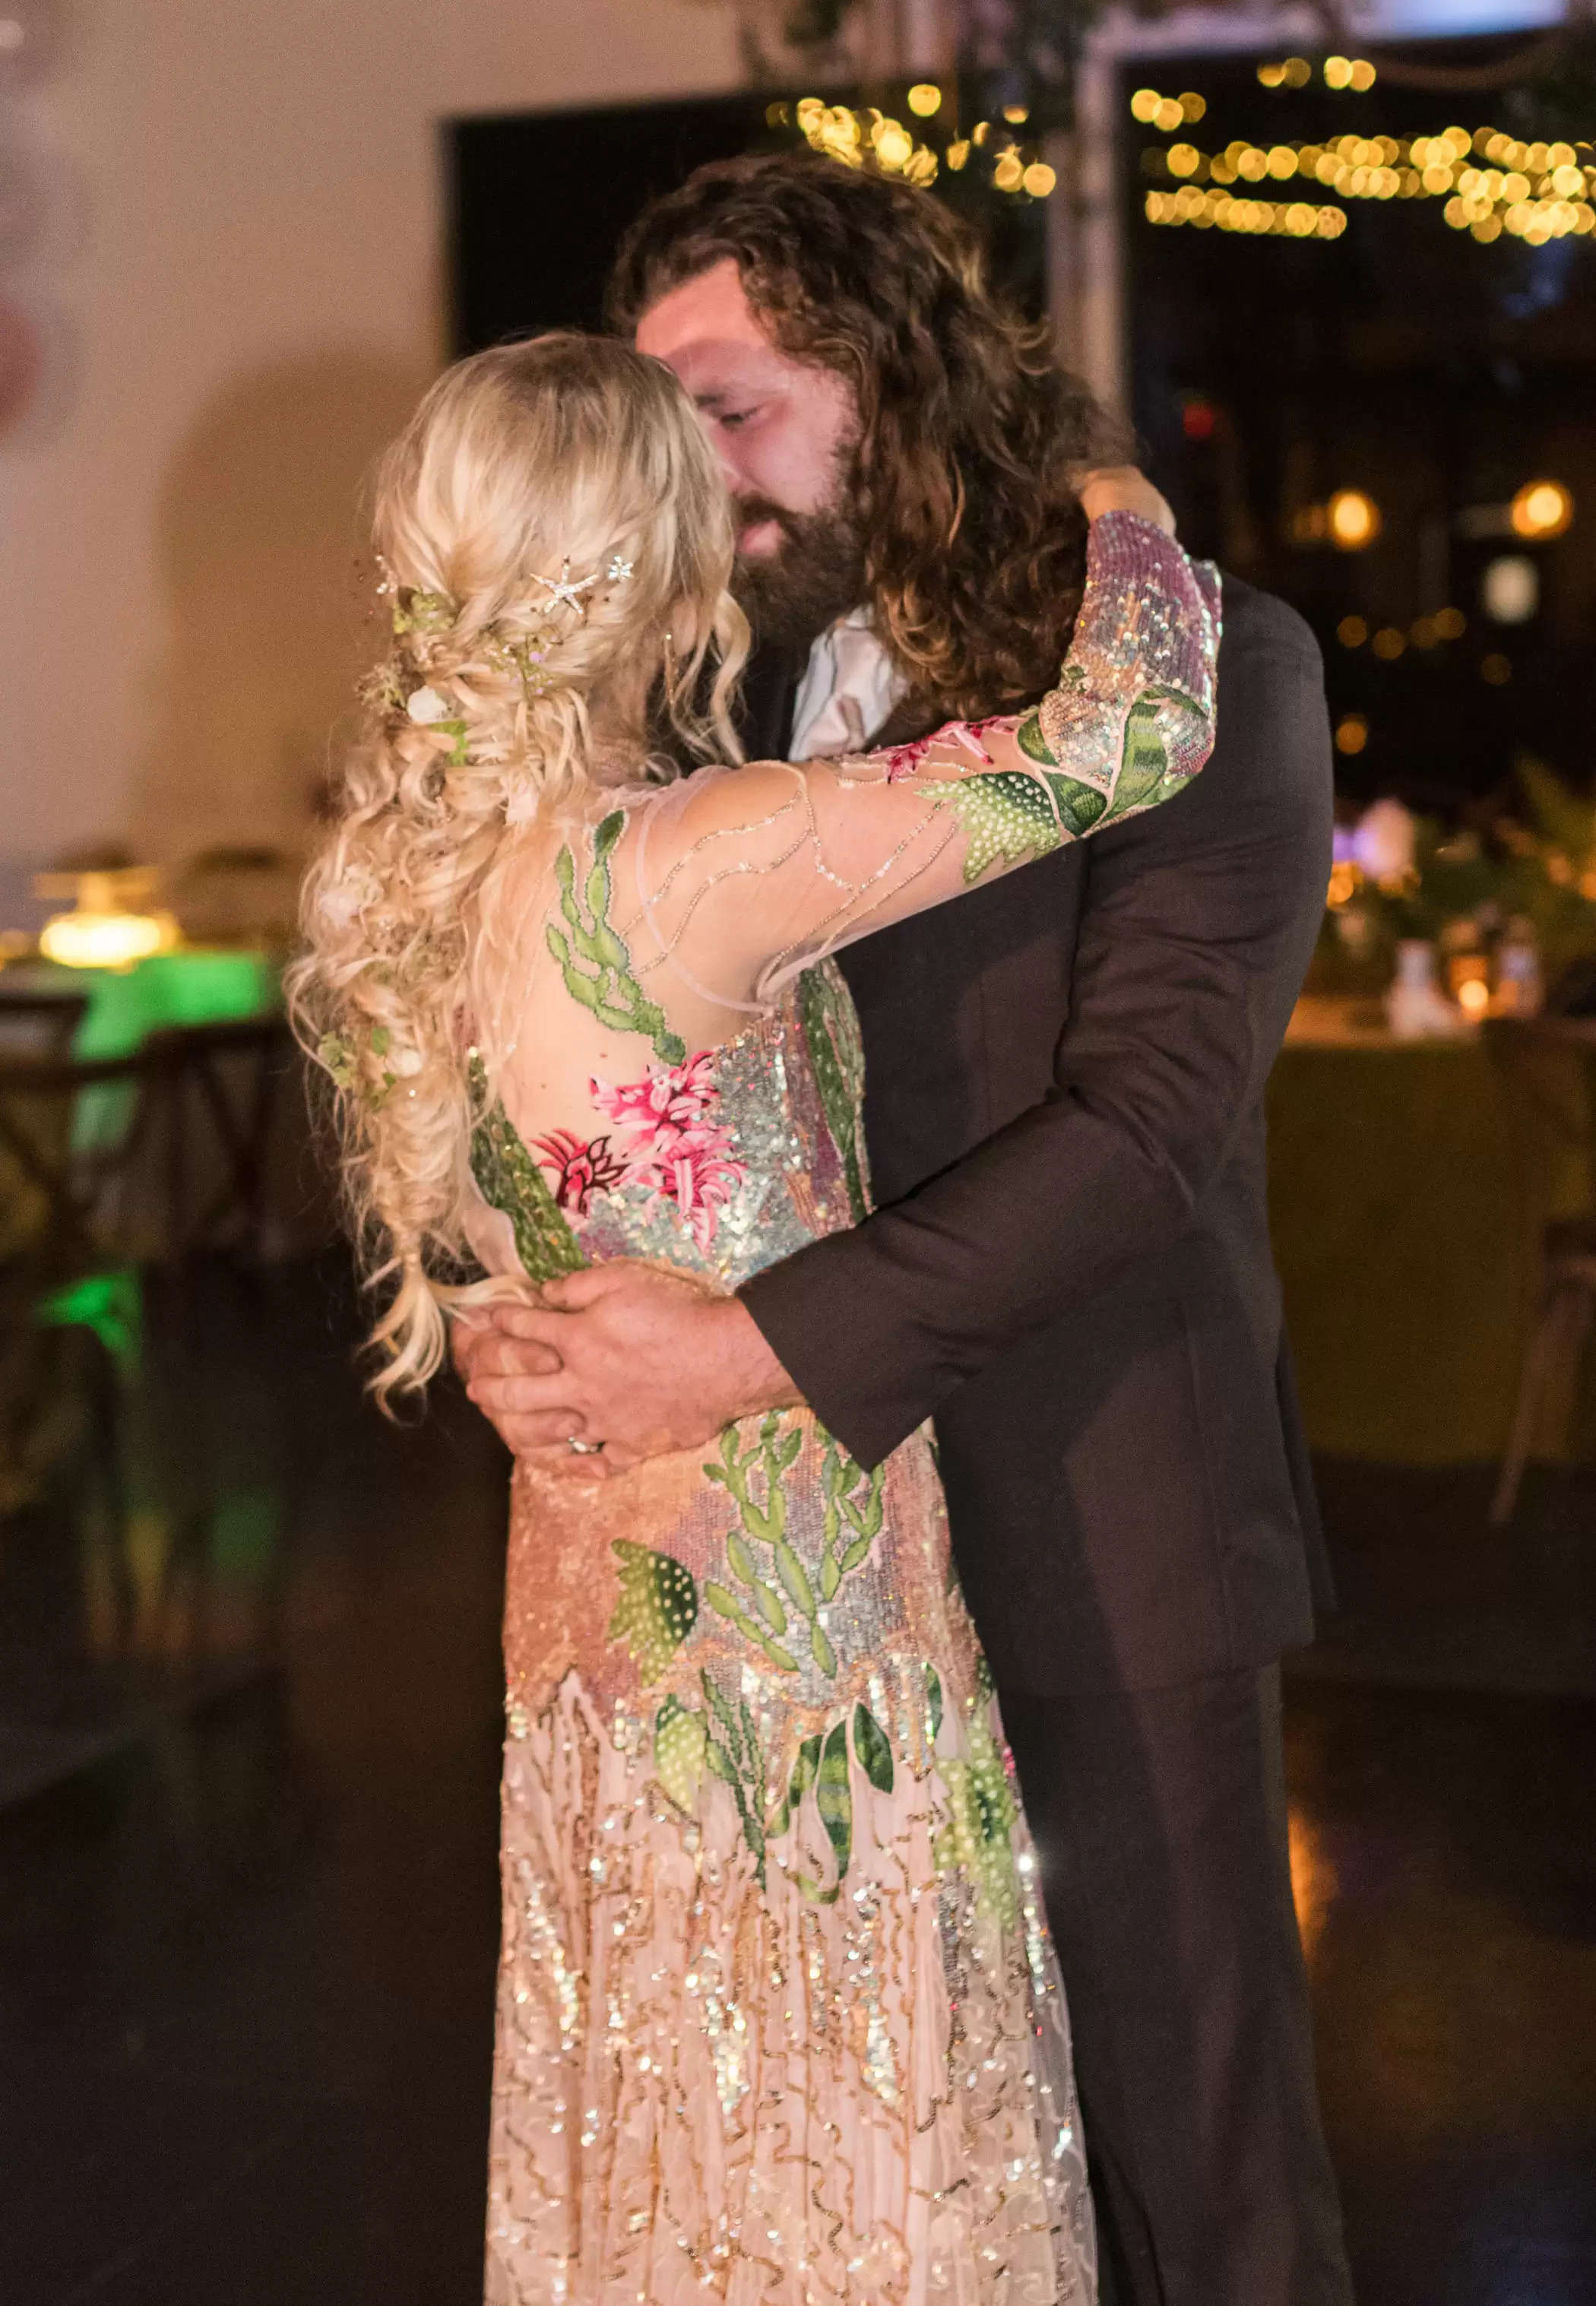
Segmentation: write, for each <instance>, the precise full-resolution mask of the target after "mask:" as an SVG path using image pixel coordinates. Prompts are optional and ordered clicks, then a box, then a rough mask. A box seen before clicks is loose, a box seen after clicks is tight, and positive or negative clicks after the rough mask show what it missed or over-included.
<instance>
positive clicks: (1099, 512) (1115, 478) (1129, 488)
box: [1075, 465, 1174, 536]
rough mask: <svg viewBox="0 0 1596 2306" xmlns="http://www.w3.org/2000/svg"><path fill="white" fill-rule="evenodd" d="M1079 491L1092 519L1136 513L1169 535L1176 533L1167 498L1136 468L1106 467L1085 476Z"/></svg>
mask: <svg viewBox="0 0 1596 2306" xmlns="http://www.w3.org/2000/svg"><path fill="white" fill-rule="evenodd" d="M1075 489H1076V494H1077V495H1078V496H1079V497H1080V501H1081V505H1082V508H1084V510H1085V513H1086V517H1087V518H1088V520H1098V519H1100V518H1101V517H1102V516H1103V514H1105V512H1133V513H1138V514H1139V515H1140V517H1141V518H1142V519H1143V520H1150V521H1151V522H1152V523H1153V525H1155V527H1157V528H1161V529H1162V530H1163V531H1164V534H1165V536H1173V535H1174V513H1173V512H1172V511H1171V510H1170V508H1169V501H1168V500H1167V498H1165V497H1164V496H1162V495H1161V494H1160V493H1159V491H1157V490H1156V488H1155V487H1154V486H1153V484H1152V483H1151V481H1149V480H1148V476H1147V474H1145V473H1143V472H1140V471H1139V470H1138V468H1137V466H1136V465H1101V466H1099V467H1098V468H1097V470H1096V471H1093V472H1087V473H1082V474H1080V477H1079V479H1078V480H1077V482H1076V483H1075Z"/></svg>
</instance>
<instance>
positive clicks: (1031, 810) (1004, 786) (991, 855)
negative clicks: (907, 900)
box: [942, 769, 1063, 883]
mask: <svg viewBox="0 0 1596 2306" xmlns="http://www.w3.org/2000/svg"><path fill="white" fill-rule="evenodd" d="M942 793H943V800H942V806H943V807H944V808H945V809H947V810H948V812H949V813H950V815H952V816H955V817H957V818H958V820H959V822H960V824H961V825H962V826H963V828H964V838H965V852H964V877H965V880H966V882H967V883H968V882H970V881H978V880H979V879H980V877H981V875H982V874H983V873H984V872H986V868H987V867H988V866H989V865H995V864H997V863H999V862H1000V861H1001V862H1003V863H1005V864H1010V865H1020V864H1023V863H1024V862H1025V860H1026V858H1028V857H1046V855H1047V853H1048V851H1049V850H1053V849H1056V848H1057V847H1058V846H1059V844H1060V842H1061V841H1062V840H1063V834H1062V833H1061V832H1060V830H1059V823H1058V819H1057V817H1056V816H1054V812H1053V807H1052V805H1051V803H1050V801H1049V799H1048V797H1047V794H1046V791H1045V790H1043V787H1042V784H1041V782H1040V781H1039V780H1038V779H1037V778H1036V777H1033V776H1030V775H1028V773H1027V772H1026V771H1025V770H1023V769H995V770H993V771H992V772H991V773H983V774H982V775H979V776H972V777H962V778H960V780H959V781H957V782H950V783H948V784H946V785H944V786H943V788H942Z"/></svg>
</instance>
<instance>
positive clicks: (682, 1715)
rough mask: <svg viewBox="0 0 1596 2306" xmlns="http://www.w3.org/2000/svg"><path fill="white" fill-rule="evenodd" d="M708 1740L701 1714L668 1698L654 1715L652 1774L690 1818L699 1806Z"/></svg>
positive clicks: (676, 1700) (674, 1698)
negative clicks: (699, 1793) (699, 1790)
mask: <svg viewBox="0 0 1596 2306" xmlns="http://www.w3.org/2000/svg"><path fill="white" fill-rule="evenodd" d="M707 1743H708V1738H707V1731H706V1728H705V1724H704V1716H703V1714H702V1713H695V1712H693V1711H692V1710H691V1708H690V1707H688V1706H686V1705H684V1704H682V1702H681V1700H680V1698H679V1697H668V1698H667V1699H666V1700H665V1703H664V1704H663V1705H661V1708H660V1710H659V1712H657V1713H656V1714H655V1716H654V1775H655V1776H656V1777H657V1778H658V1780H659V1781H660V1783H661V1786H662V1787H663V1788H664V1789H665V1791H666V1793H667V1794H668V1795H669V1796H670V1799H671V1800H672V1801H673V1802H674V1803H675V1804H676V1806H677V1807H678V1809H679V1810H685V1811H686V1812H687V1815H688V1816H689V1817H690V1816H692V1815H694V1813H695V1812H696V1809H697V1806H698V1789H699V1786H700V1785H701V1783H702V1782H703V1779H704V1755H705V1751H706V1747H707Z"/></svg>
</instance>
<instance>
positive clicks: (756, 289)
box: [609, 153, 1129, 716]
mask: <svg viewBox="0 0 1596 2306" xmlns="http://www.w3.org/2000/svg"><path fill="white" fill-rule="evenodd" d="M728 257H730V258H731V259H732V260H734V261H735V263H736V265H737V267H738V271H739V273H740V275H741V277H742V282H743V286H744V290H745V292H746V293H747V297H748V300H749V302H750V303H751V304H752V305H753V307H754V309H755V312H758V313H759V315H760V316H761V318H762V320H764V322H765V324H766V325H767V327H768V328H769V330H770V333H771V335H772V338H773V340H774V341H775V342H776V343H777V344H778V345H779V346H781V348H782V350H783V351H786V352H788V353H790V354H794V355H795V356H796V357H798V358H799V359H803V360H808V361H816V362H820V363H824V366H826V367H827V368H831V369H834V370H836V371H838V372H840V373H841V374H842V375H843V376H845V377H847V379H848V380H849V383H850V384H851V385H852V386H853V388H854V390H855V392H856V394H857V396H858V410H859V423H860V431H859V440H858V450H857V457H856V469H855V486H856V491H857V496H858V510H859V512H860V514H861V515H862V525H863V531H864V537H865V549H866V584H867V589H868V593H869V597H870V602H871V605H872V607H873V609H874V611H875V623H876V628H877V630H878V631H879V632H880V634H881V635H882V637H883V640H884V641H885V642H886V644H887V645H888V647H889V648H890V649H891V651H892V654H893V656H894V657H895V658H896V659H897V661H898V662H899V663H900V666H901V668H902V670H904V671H905V672H906V673H907V674H908V676H909V680H910V682H911V684H912V687H913V688H914V691H915V693H916V695H917V697H918V698H920V699H923V700H924V701H925V702H926V704H928V705H931V706H934V707H935V709H936V710H937V711H939V712H942V713H948V714H953V715H960V716H968V715H969V714H972V713H977V712H978V711H981V710H983V709H984V710H986V711H991V710H993V709H994V708H995V707H998V706H1001V705H1006V704H1012V703H1015V702H1017V701H1019V700H1020V699H1024V698H1031V697H1034V696H1037V694H1038V693H1039V692H1040V691H1041V690H1043V689H1045V688H1048V687H1049V686H1051V684H1052V683H1053V681H1054V679H1056V678H1057V674H1058V667H1059V663H1060V661H1061V659H1062V658H1063V656H1064V654H1065V653H1066V652H1067V650H1068V647H1069V642H1070V636H1071V631H1072V630H1073V628H1074V622H1075V616H1076V611H1078V609H1079V608H1080V594H1081V587H1082V584H1083V582H1084V576H1085V565H1086V529H1087V524H1086V517H1085V515H1084V513H1083V512H1082V510H1081V508H1080V500H1079V498H1078V497H1077V495H1076V493H1075V489H1074V486H1073V483H1072V481H1071V472H1072V470H1073V469H1074V468H1076V467H1078V466H1080V465H1090V464H1105V463H1116V462H1119V461H1121V460H1122V459H1123V458H1124V457H1126V456H1127V455H1128V454H1129V440H1128V436H1127V435H1126V434H1125V432H1124V431H1123V429H1122V427H1121V426H1120V425H1119V424H1118V423H1116V422H1115V421H1114V420H1113V419H1111V418H1110V417H1109V416H1108V415H1107V414H1106V413H1105V411H1104V410H1103V409H1102V408H1101V407H1100V406H1098V404H1097V401H1096V400H1094V398H1093V397H1092V396H1091V394H1090V393H1089V392H1088V389H1087V388H1086V387H1085V386H1084V385H1083V384H1081V383H1080V381H1079V380H1077V379H1075V378H1074V377H1072V376H1071V375H1070V374H1069V373H1068V372H1067V371H1066V370H1065V369H1064V368H1063V366H1062V365H1061V364H1060V363H1059V361H1058V359H1057V357H1056V355H1055V354H1054V350H1053V346H1052V343H1051V340H1050V337H1049V335H1048V331H1047V329H1046V326H1045V325H1041V326H1039V325H1036V324H1033V323H1031V322H1029V321H1027V320H1025V319H1024V318H1023V317H1022V316H1021V315H1020V313H1019V312H1016V311H1015V310H1014V309H1013V308H1012V306H1011V305H1010V304H1008V303H1006V302H1004V301H1003V299H1001V298H1000V297H999V296H998V295H995V294H994V291H993V290H992V288H991V287H990V286H988V284H987V281H986V269H985V260H984V257H983V253H982V250H981V246H980V243H979V242H978V240H977V237H976V235H975V234H974V233H973V232H972V231H971V230H970V229H969V226H967V225H965V224H964V223H963V222H962V221H961V220H960V218H957V217H956V216H954V215H953V213H952V210H951V209H948V208H946V207H944V206H943V203H942V202H941V201H938V200H937V199H935V196H934V195H932V194H931V193H928V192H921V191H918V190H917V189H915V188H914V187H912V186H910V185H908V184H902V183H900V182H896V181H894V180H893V179H892V178H890V177H886V176H882V175H875V174H870V173H866V172H864V171H860V170H856V169H851V168H848V167H843V166H842V165H841V163H839V162H837V161H834V160H829V159H825V158H820V157H818V156H816V155H813V154H809V153H802V154H797V155H788V154H779V155H750V156H748V157H746V158H741V159H736V160H725V161H717V162H713V163H711V165H710V166H708V167H703V168H699V169H698V170H696V173H695V174H694V175H691V176H689V177H688V179H687V182H686V184H682V185H681V186H680V187H679V189H678V190H676V191H675V192H668V193H666V194H665V195H663V197H661V199H659V200H656V201H653V202H652V203H651V205H650V206H649V207H648V208H646V209H644V212H643V214H642V215H641V216H640V217H639V218H637V221H636V224H634V225H633V226H632V227H631V230H630V231H629V233H628V234H627V237H626V239H625V240H624V241H623V242H622V243H621V246H620V249H619V253H618V256H617V259H616V262H615V267H614V270H613V273H612V275H611V278H610V297H609V315H610V322H611V325H612V326H614V327H615V328H617V329H624V330H626V331H627V333H630V331H631V330H632V329H634V328H635V326H636V322H637V320H638V319H639V317H640V316H641V314H642V313H643V312H645V311H646V310H647V308H648V307H649V306H650V305H651V304H653V303H655V302H656V301H657V300H658V298H660V297H661V295H666V294H667V293H668V292H669V291H670V289H672V288H676V287H679V286H681V285H682V283H683V282H685V281H687V280H690V279H692V278H696V276H697V275H698V274H699V273H702V272H705V271H708V270H709V269H710V268H711V267H712V266H713V265H715V264H718V263H721V261H723V260H725V259H726V258H728Z"/></svg>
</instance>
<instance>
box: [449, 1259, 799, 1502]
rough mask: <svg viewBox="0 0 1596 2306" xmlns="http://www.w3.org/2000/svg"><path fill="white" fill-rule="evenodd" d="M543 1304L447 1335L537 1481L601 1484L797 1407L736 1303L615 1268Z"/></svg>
mask: <svg viewBox="0 0 1596 2306" xmlns="http://www.w3.org/2000/svg"><path fill="white" fill-rule="evenodd" d="M540 1295H541V1302H540V1303H538V1304H536V1305H525V1304H516V1303H508V1302H507V1303H504V1304H499V1305H495V1306H492V1307H489V1308H484V1309H483V1312H482V1314H481V1315H479V1316H477V1318H476V1319H475V1320H474V1321H473V1322H472V1324H471V1327H470V1328H469V1330H466V1329H464V1328H459V1327H457V1332H456V1338H455V1362H456V1366H457V1368H458V1370H459V1371H460V1374H461V1376H462V1377H463V1378H464V1379H465V1389H466V1391H467V1393H468V1394H469V1395H470V1396H471V1398H472V1400H473V1401H474V1402H475V1404H476V1405H477V1407H478V1408H479V1409H481V1410H482V1413H483V1414H484V1416H486V1417H487V1418H488V1419H489V1421H490V1422H491V1424H492V1425H493V1426H494V1427H495V1429H496V1430H497V1431H498V1433H499V1437H500V1439H502V1440H503V1441H504V1442H505V1443H506V1445H507V1446H508V1448H510V1449H511V1450H512V1451H514V1453H515V1455H516V1456H518V1457H525V1456H535V1457H536V1458H537V1460H538V1462H539V1463H540V1465H542V1468H543V1469H544V1471H546V1472H548V1473H554V1474H558V1475H560V1476H562V1477H564V1478H568V1479H570V1480H573V1481H585V1482H591V1481H593V1480H596V1479H604V1478H607V1477H608V1476H610V1475H611V1474H613V1473H624V1472H627V1470H628V1469H629V1468H630V1467H631V1466H633V1465H636V1464H638V1463H639V1462H640V1461H641V1460H642V1459H643V1458H644V1457H652V1456H660V1455H661V1453H663V1452H666V1451H669V1450H674V1449H696V1448H703V1447H704V1444H705V1443H706V1442H708V1441H711V1440H713V1438H714V1437H715V1435H716V1434H718V1433H719V1432H720V1431H721V1429H722V1427H723V1426H726V1425H728V1424H730V1423H731V1422H732V1421H733V1420H734V1419H736V1418H738V1417H744V1416H749V1415H752V1414H754V1413H755V1412H757V1411H761V1410H764V1409H770V1408H775V1407H779V1406H781V1405H784V1404H787V1403H790V1402H792V1401H794V1400H796V1399H797V1397H798V1396H797V1395H796V1393H795V1391H794V1389H793V1387H792V1383H791V1380H790V1379H789V1378H788V1376H787V1373H786V1371H784V1370H783V1369H782V1367H781V1362H779V1361H778V1360H777V1359H776V1356H775V1355H774V1354H773V1353H772V1351H771V1349H770V1347H769V1346H768V1345H766V1343H765V1341H764V1337H763V1336H762V1335H761V1333H760V1331H759V1329H758V1328H757V1327H756V1326H755V1322H754V1320H753V1318H752V1316H751V1315H750V1314H748V1313H747V1311H745V1310H744V1308H743V1307H742V1305H741V1304H739V1303H738V1300H737V1299H736V1298H735V1297H722V1296H719V1295H716V1294H713V1293H712V1292H710V1291H709V1290H707V1289H705V1288H704V1286H703V1285H701V1284H699V1283H697V1282H696V1281H694V1280H692V1279H691V1278H689V1277H687V1276H686V1275H684V1274H679V1273H672V1272H670V1271H669V1270H667V1269H665V1268H661V1267H660V1266H655V1265H648V1264H644V1263H641V1262H635V1261H633V1260H628V1259H618V1260H614V1261H613V1262H611V1263H609V1264H605V1265H595V1266H590V1267H589V1268H586V1270H585V1271H583V1272H581V1273H570V1274H566V1275H564V1276H563V1277H561V1278H560V1279H559V1280H557V1281H550V1282H547V1283H545V1284H544V1285H543V1287H542V1291H541V1293H540ZM573 1440H576V1441H585V1442H588V1443H590V1444H591V1443H593V1442H595V1441H596V1442H600V1443H602V1445H603V1447H602V1455H597V1456H595V1455H594V1454H593V1452H592V1450H591V1448H589V1449H585V1450H581V1451H577V1450H573V1448H571V1443H572V1442H573Z"/></svg>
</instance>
